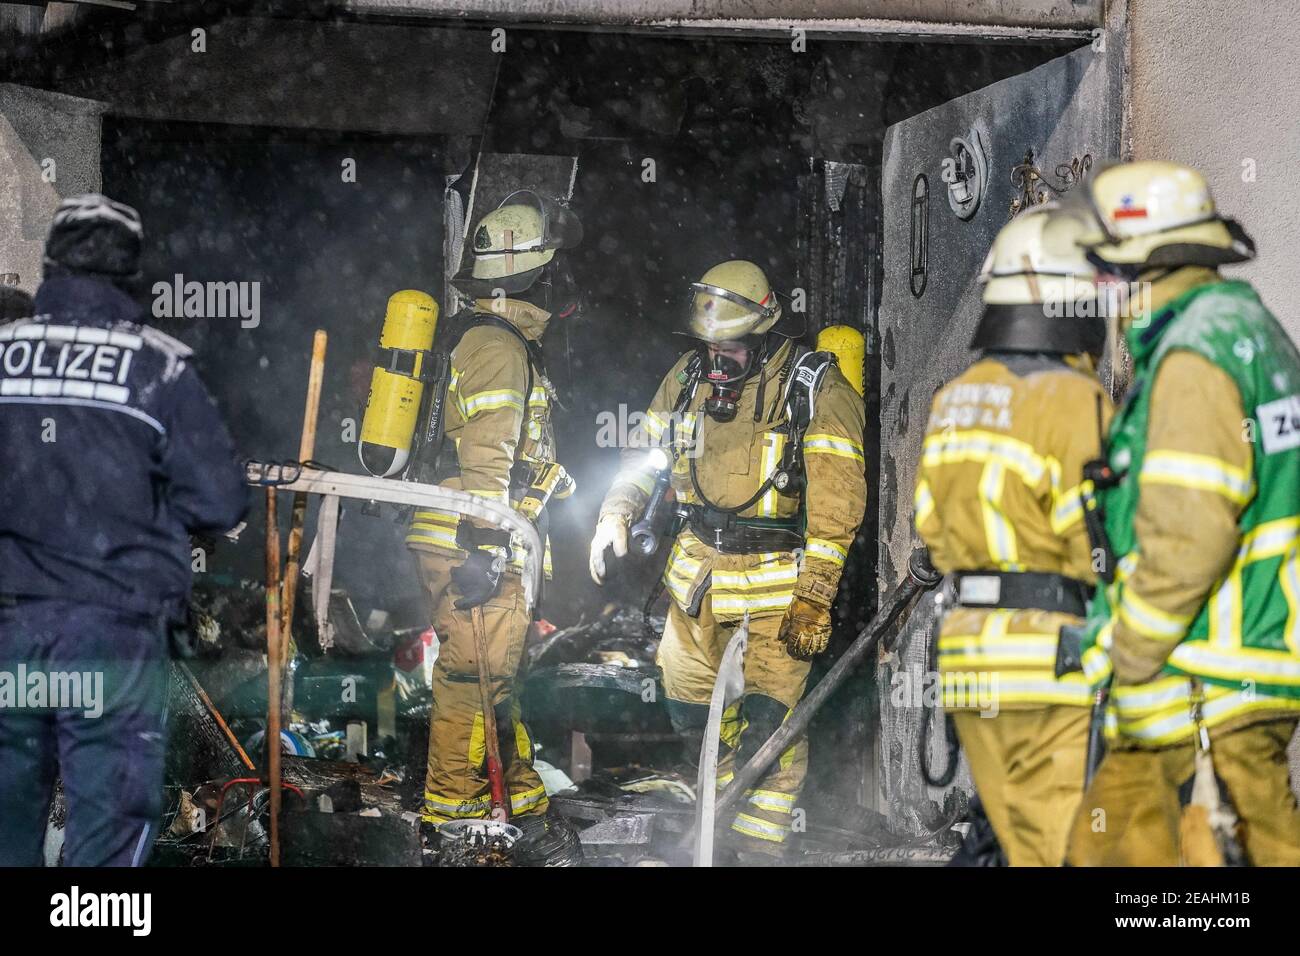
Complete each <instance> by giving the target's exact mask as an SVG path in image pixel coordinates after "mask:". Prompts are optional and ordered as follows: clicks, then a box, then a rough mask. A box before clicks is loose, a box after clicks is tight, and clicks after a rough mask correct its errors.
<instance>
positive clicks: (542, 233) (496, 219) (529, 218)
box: [453, 189, 582, 298]
mask: <svg viewBox="0 0 1300 956" xmlns="http://www.w3.org/2000/svg"><path fill="white" fill-rule="evenodd" d="M581 241H582V223H581V222H580V221H579V220H578V217H577V216H576V215H574V213H573V212H572V211H570V210H568V209H566V208H564V207H563V206H561V205H560V204H559V203H557V202H555V201H554V200H551V199H548V198H545V197H542V196H540V195H539V194H537V193H535V192H533V191H532V190H530V189H519V190H516V191H515V192H513V193H511V194H510V195H509V196H507V197H506V198H505V199H504V200H502V201H501V204H500V205H499V206H498V207H497V208H496V209H494V210H492V211H491V212H490V213H488V214H487V215H486V216H484V217H483V218H482V219H480V220H479V222H478V225H477V226H475V228H474V231H473V233H472V234H471V235H470V253H471V254H472V255H473V261H472V262H471V263H470V264H469V267H468V268H467V269H464V270H462V271H461V273H460V274H459V275H457V276H456V278H455V280H453V281H454V284H455V285H456V286H457V288H459V289H461V290H462V291H464V292H465V293H467V294H468V295H471V296H473V297H475V298H482V297H487V296H491V295H493V294H494V293H495V292H496V291H497V290H500V291H502V292H504V293H505V294H506V295H513V294H515V293H517V292H523V291H524V290H525V289H527V288H529V287H530V286H531V285H532V284H533V283H534V282H536V281H537V278H538V276H539V275H540V274H541V271H542V269H543V268H544V267H545V266H546V265H547V263H549V262H550V261H551V260H552V259H554V258H555V251H556V250H557V249H571V248H573V247H574V246H576V245H578V243H579V242H581Z"/></svg>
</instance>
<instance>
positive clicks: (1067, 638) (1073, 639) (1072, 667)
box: [1056, 624, 1087, 678]
mask: <svg viewBox="0 0 1300 956" xmlns="http://www.w3.org/2000/svg"><path fill="white" fill-rule="evenodd" d="M1086 632H1087V628H1086V627H1085V626H1084V625H1082V624H1063V625H1061V632H1060V634H1059V635H1058V636H1057V639H1056V676H1057V677H1058V678H1061V677H1064V676H1065V675H1066V674H1073V673H1076V672H1079V671H1082V670H1083V635H1084V634H1085V633H1086Z"/></svg>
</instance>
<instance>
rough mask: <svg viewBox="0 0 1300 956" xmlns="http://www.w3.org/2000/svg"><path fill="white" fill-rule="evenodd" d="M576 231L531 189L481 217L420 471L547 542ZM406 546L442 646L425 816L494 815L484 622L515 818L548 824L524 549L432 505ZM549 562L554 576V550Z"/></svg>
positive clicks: (568, 216)
mask: <svg viewBox="0 0 1300 956" xmlns="http://www.w3.org/2000/svg"><path fill="white" fill-rule="evenodd" d="M581 235H582V227H581V224H580V223H579V222H578V219H577V217H576V216H575V215H573V213H572V212H570V211H569V210H567V209H565V208H563V207H561V206H559V205H558V204H556V203H554V202H553V201H551V200H550V199H549V198H547V197H540V196H538V195H537V194H535V193H532V192H519V193H515V194H512V195H511V196H509V197H507V199H506V200H505V201H504V202H503V203H502V204H501V205H500V206H499V207H498V208H497V209H495V210H493V211H492V212H489V213H488V214H487V215H485V216H484V217H483V219H482V220H481V221H480V222H479V223H478V225H477V227H476V228H475V229H474V232H473V234H472V243H473V250H472V251H473V261H472V263H470V264H469V266H468V267H467V268H466V269H465V270H463V271H462V272H461V274H460V275H458V276H457V277H456V278H455V280H454V285H455V286H456V288H457V289H458V290H459V291H460V292H461V293H463V294H464V295H466V296H467V297H469V298H470V299H472V300H473V305H472V307H470V308H469V309H467V310H465V313H464V314H462V315H459V316H454V317H452V319H451V320H450V325H451V326H452V327H453V328H455V329H456V330H457V333H458V334H459V341H458V342H457V343H456V345H455V347H454V348H453V349H452V351H451V370H450V378H449V380H448V384H447V390H446V401H445V426H444V431H445V436H446V438H447V439H449V441H447V442H445V447H444V448H443V449H442V453H441V455H440V456H439V457H437V459H436V461H434V460H432V459H431V460H430V462H429V463H428V464H426V465H425V469H426V470H427V473H424V474H422V475H421V476H420V478H421V480H425V481H428V480H435V481H437V482H438V483H440V484H442V485H443V486H445V487H448V488H455V489H459V490H461V491H467V492H470V493H472V494H474V495H478V496H481V497H483V498H484V499H487V500H489V501H494V502H498V503H504V504H510V505H512V506H513V507H514V508H515V509H516V510H518V511H520V512H521V513H522V514H524V515H525V516H526V517H528V518H529V520H531V521H533V522H534V523H536V524H538V526H539V530H540V531H541V532H542V537H543V540H545V538H546V535H545V521H544V519H545V514H544V510H543V509H544V507H545V505H546V502H547V499H548V497H549V496H550V495H552V494H553V495H555V496H556V497H564V496H567V495H568V494H569V493H571V492H572V490H573V484H572V482H571V480H569V478H568V476H567V474H566V473H565V472H564V470H563V469H562V468H561V467H560V465H559V464H558V462H557V460H556V447H555V433H554V428H553V426H552V421H551V414H552V407H553V405H554V403H555V391H554V389H553V387H552V386H551V382H550V380H549V379H548V378H547V377H546V368H545V365H544V363H543V360H542V352H541V346H540V340H541V338H542V334H543V333H544V332H545V331H546V328H547V326H548V324H549V323H550V322H551V321H552V320H553V319H554V318H555V317H557V316H558V317H560V318H570V317H571V316H572V314H573V313H574V311H575V309H576V295H575V293H574V287H573V283H572V282H571V281H570V280H569V277H568V272H567V270H566V268H565V263H564V261H563V260H564V256H563V255H558V256H557V251H558V250H561V249H567V248H570V247H572V246H574V245H576V244H577V243H578V241H580V239H581ZM406 543H407V545H408V546H409V547H410V548H411V549H412V550H414V551H415V552H416V555H417V557H418V561H419V571H420V577H421V579H422V582H423V585H424V587H425V589H426V591H427V592H428V595H429V598H430V600H431V602H432V604H431V606H432V608H433V626H434V630H435V632H436V633H437V635H438V637H439V639H440V641H441V644H440V647H439V652H438V659H437V663H436V664H435V665H434V670H433V708H432V717H431V725H430V733H429V763H428V771H427V776H426V780H425V793H424V813H423V818H424V821H425V822H426V823H429V824H437V823H443V822H446V821H449V820H456V819H466V818H476V817H478V818H482V817H487V816H489V814H490V811H491V793H490V788H489V779H488V777H487V770H486V756H487V746H486V741H485V737H484V715H483V707H482V699H481V697H480V689H479V683H478V658H477V656H476V654H475V628H476V627H479V628H481V629H482V631H483V636H484V638H485V640H486V644H487V649H488V654H487V658H488V659H487V664H488V671H489V678H490V683H491V688H490V693H491V695H492V701H493V705H494V706H493V711H494V716H495V719H496V726H497V736H498V742H499V747H500V754H501V760H502V763H503V764H504V775H505V784H506V791H507V799H508V802H509V807H508V812H509V815H510V816H511V817H512V818H516V819H517V822H523V821H524V820H526V819H527V820H530V821H531V823H533V824H537V825H539V826H543V825H544V823H543V821H544V816H545V813H546V810H547V799H546V790H545V788H544V787H543V786H542V780H541V777H540V776H539V775H538V773H537V771H536V770H535V769H534V768H533V742H532V739H531V737H530V736H529V733H528V729H527V728H526V727H525V725H524V724H523V722H522V720H521V719H520V713H519V701H518V698H517V696H516V693H515V690H516V688H515V687H514V679H515V675H516V672H517V671H518V668H519V664H520V660H521V658H522V654H523V649H524V639H525V637H526V636H527V633H528V629H529V625H530V624H531V614H530V612H529V609H528V608H527V606H526V602H525V594H524V590H523V586H522V584H521V579H520V572H521V570H522V568H523V558H524V552H523V548H522V546H520V545H519V544H518V542H512V541H511V536H510V534H509V533H508V532H506V531H502V530H499V529H493V528H490V527H487V526H484V525H481V524H480V523H477V522H474V521H472V520H469V519H462V518H460V516H459V514H457V513H456V512H449V511H438V510H423V509H422V510H418V511H416V512H415V513H414V514H413V516H412V520H411V524H410V528H409V530H408V533H407V536H406ZM545 570H546V574H547V576H549V573H550V555H549V546H548V551H547V554H546V569H545ZM534 610H535V609H534ZM530 829H531V827H530Z"/></svg>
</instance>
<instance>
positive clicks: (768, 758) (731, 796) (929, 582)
mask: <svg viewBox="0 0 1300 956" xmlns="http://www.w3.org/2000/svg"><path fill="white" fill-rule="evenodd" d="M942 579H943V576H942V575H941V574H940V573H939V572H938V571H936V570H935V569H934V567H933V566H931V564H930V554H929V552H928V551H926V549H925V548H917V549H916V550H915V551H913V552H912V556H911V557H910V558H909V559H908V562H907V576H906V577H905V578H903V580H902V581H900V582H899V583H898V585H897V586H896V587H895V588H894V590H893V591H891V592H890V594H889V595H888V596H887V597H886V598H885V600H884V602H883V603H882V604H881V606H880V609H879V610H878V611H877V612H876V616H875V617H873V618H872V619H871V620H870V621H868V622H867V625H866V627H864V628H863V629H862V630H861V631H859V632H858V636H857V638H856V639H855V640H854V641H853V643H852V644H850V645H849V648H848V650H846V651H845V652H844V653H843V654H841V655H840V658H839V660H837V661H836V662H835V664H834V666H832V667H831V669H830V670H829V671H827V672H826V676H825V677H823V678H822V679H821V680H820V681H819V682H818V684H817V686H816V687H814V688H813V689H812V690H811V691H810V692H809V693H808V696H806V697H805V698H804V699H803V700H801V701H800V702H799V703H798V704H797V705H796V706H795V708H794V710H792V711H791V712H790V716H789V717H787V718H786V720H785V722H784V723H783V724H781V726H780V727H778V728H777V730H776V732H775V733H774V734H772V736H771V737H769V738H768V739H767V743H765V744H763V746H761V747H760V748H758V753H756V754H754V758H753V759H752V760H750V761H749V763H747V764H745V766H743V767H741V768H740V769H739V770H737V771H736V775H735V777H734V778H733V779H732V781H731V783H730V784H729V785H728V786H727V789H726V790H724V791H723V792H722V795H721V796H720V797H719V798H718V802H717V806H716V809H715V816H716V819H717V821H718V822H722V821H724V820H726V818H727V814H728V811H730V810H731V809H732V808H733V807H735V806H736V804H737V803H739V802H740V800H741V798H742V797H743V796H744V794H745V793H746V792H747V791H749V790H750V789H751V788H752V787H753V786H754V784H755V783H757V782H758V779H759V778H760V777H761V776H762V775H763V774H764V773H765V772H766V771H767V768H768V767H770V766H771V765H772V763H773V761H775V760H776V759H777V758H778V757H779V756H780V755H781V754H782V753H784V752H785V751H786V749H787V748H788V747H789V746H790V745H791V744H792V743H793V742H794V741H795V740H796V739H797V738H798V737H799V736H800V735H801V734H802V733H804V731H806V730H807V729H808V724H809V723H811V721H812V719H813V716H814V715H815V714H816V713H817V711H819V710H820V709H821V707H822V705H823V704H825V703H826V701H827V700H828V699H829V698H830V696H831V694H833V693H834V692H835V691H836V690H837V689H838V688H839V686H840V685H841V684H843V683H844V680H845V678H847V677H848V676H849V675H850V674H851V673H852V672H853V670H854V669H855V668H856V667H857V666H858V664H860V663H862V661H863V660H865V659H866V658H867V656H868V655H869V654H870V653H871V652H872V651H874V650H875V649H876V647H877V646H878V645H879V644H880V641H881V639H882V638H883V637H884V635H885V634H886V632H888V631H889V629H890V627H892V626H893V624H894V622H895V621H896V620H897V619H898V617H899V615H900V614H902V613H903V611H904V610H905V609H906V608H907V607H908V606H909V605H910V604H911V603H912V600H913V599H914V598H915V597H916V596H917V595H919V594H922V593H924V592H925V591H928V590H930V589H931V588H933V587H934V586H935V585H937V584H938V583H939V582H940V581H941V580H942ZM892 643H893V642H892V640H891V642H890V645H892Z"/></svg>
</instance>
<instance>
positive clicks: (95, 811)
mask: <svg viewBox="0 0 1300 956" xmlns="http://www.w3.org/2000/svg"><path fill="white" fill-rule="evenodd" d="M168 651H169V649H168V640H167V631H166V627H165V625H164V622H163V620H162V619H161V618H152V617H145V616H141V615H137V614H132V613H128V612H124V611H119V610H115V609H112V608H106V607H98V606H93V605H87V604H76V603H72V602H68V601H56V600H19V601H18V602H17V603H16V604H14V603H9V604H0V866H40V865H41V863H42V859H43V857H42V847H43V843H44V835H45V828H46V820H47V818H48V815H49V808H50V801H51V799H52V797H53V790H54V781H55V779H56V777H57V776H58V775H60V774H61V775H62V777H63V790H64V796H65V798H66V801H67V811H68V816H67V827H66V829H65V831H64V844H63V862H64V865H65V866H140V865H142V864H143V863H144V861H145V860H146V858H147V857H148V855H149V851H150V849H151V848H152V847H153V841H154V838H155V837H156V836H157V833H158V822H159V817H160V816H161V814H162V804H163V760H164V756H165V754H164V751H165V739H164V734H163V727H164V719H165V706H166V688H167V661H168Z"/></svg>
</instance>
